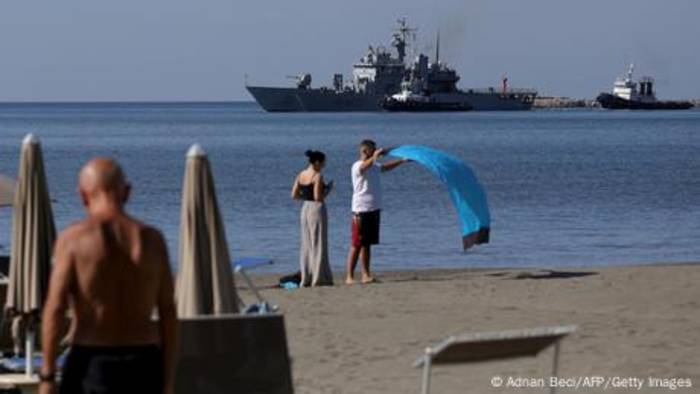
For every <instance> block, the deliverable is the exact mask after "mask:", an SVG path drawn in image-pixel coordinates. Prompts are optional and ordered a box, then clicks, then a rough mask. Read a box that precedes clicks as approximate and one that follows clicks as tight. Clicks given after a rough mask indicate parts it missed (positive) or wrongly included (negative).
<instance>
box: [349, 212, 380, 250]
mask: <svg viewBox="0 0 700 394" xmlns="http://www.w3.org/2000/svg"><path fill="white" fill-rule="evenodd" d="M379 212H380V211H379V210H376V211H369V212H355V213H354V214H353V216H352V246H354V247H358V248H359V247H360V246H369V245H376V244H378V243H379V219H380V215H379Z"/></svg>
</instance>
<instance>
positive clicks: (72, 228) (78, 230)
mask: <svg viewBox="0 0 700 394" xmlns="http://www.w3.org/2000/svg"><path fill="white" fill-rule="evenodd" d="M94 227H95V225H94V223H93V222H92V221H90V220H88V219H83V220H77V221H75V222H73V223H71V224H69V225H68V226H66V228H64V229H63V231H61V234H60V237H61V238H67V239H72V238H76V237H81V236H83V235H86V234H88V233H90V231H91V230H92V229H93V228H94Z"/></svg>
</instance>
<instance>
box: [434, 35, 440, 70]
mask: <svg viewBox="0 0 700 394" xmlns="http://www.w3.org/2000/svg"><path fill="white" fill-rule="evenodd" d="M435 64H437V65H440V30H439V29H438V32H437V44H436V45H435Z"/></svg>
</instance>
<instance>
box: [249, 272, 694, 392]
mask: <svg viewBox="0 0 700 394" xmlns="http://www.w3.org/2000/svg"><path fill="white" fill-rule="evenodd" d="M379 277H380V278H381V279H382V283H379V284H373V285H365V286H360V285H355V286H345V285H336V286H334V287H328V288H314V289H300V290H281V289H268V290H265V291H264V296H265V297H267V298H269V299H270V300H271V301H273V302H274V303H276V304H277V305H279V307H280V308H281V310H282V311H283V312H284V314H285V318H286V327H287V336H288V342H289V351H290V355H291V358H292V363H293V366H292V374H293V379H294V386H295V390H296V393H300V394H304V393H363V394H366V393H417V392H419V389H420V386H419V385H420V380H421V374H420V370H419V369H415V368H413V366H412V364H413V362H414V361H415V359H416V358H417V357H418V356H419V355H420V354H421V353H422V351H423V349H424V348H425V347H426V346H429V345H431V344H434V343H436V342H438V341H440V340H441V339H443V338H445V337H447V336H449V335H450V334H458V333H463V332H479V331H487V330H504V329H519V328H531V327H538V326H550V325H569V324H574V325H576V326H578V330H577V331H576V332H575V333H574V334H573V335H571V336H570V337H568V338H566V339H565V340H564V341H563V343H562V349H561V358H560V362H561V364H560V374H559V375H560V376H562V377H574V378H578V377H591V376H603V377H610V378H614V377H619V378H632V377H636V378H640V379H643V380H644V386H643V387H642V388H641V390H638V391H637V390H633V389H631V388H617V389H615V388H612V387H608V389H607V390H603V389H602V388H598V389H595V388H579V389H578V390H573V389H561V390H560V391H559V392H561V393H566V392H580V393H587V392H591V393H595V392H601V393H602V392H606V393H616V392H619V393H623V392H641V393H661V392H671V390H669V389H664V388H650V387H648V381H647V379H648V378H649V377H653V378H683V379H690V383H691V384H692V385H693V387H692V388H685V389H683V388H679V389H677V390H675V392H680V393H686V392H687V393H700V264H684V265H657V266H634V267H621V268H581V269H561V270H555V271H546V270H517V269H508V270H481V271H476V270H452V271H450V270H437V271H435V270H433V271H418V272H401V273H385V274H380V275H379ZM273 279H274V278H272V277H269V276H267V277H258V278H257V279H256V281H257V283H261V284H268V285H269V284H272V283H273ZM242 294H243V296H244V297H245V296H246V294H245V292H242ZM552 354H553V353H552V350H551V349H550V350H547V351H545V352H543V353H541V354H540V355H539V356H538V357H536V358H522V359H514V360H509V361H496V362H488V363H480V364H465V365H457V366H449V367H439V368H436V369H435V370H434V374H433V385H432V388H433V391H432V392H433V393H442V394H445V393H467V392H469V393H515V392H525V393H527V392H533V393H534V392H538V393H540V392H547V390H545V389H542V388H516V387H512V384H515V383H518V382H517V381H516V380H515V378H518V377H520V378H545V379H548V378H549V375H550V371H551V365H552ZM493 376H500V377H502V378H503V379H504V380H505V381H507V379H508V378H509V377H512V378H513V379H511V383H512V384H511V387H506V386H505V385H506V383H504V384H503V385H502V386H501V387H500V388H498V389H497V388H494V387H492V384H491V379H492V377H493ZM617 383H618V384H624V383H627V384H633V382H631V381H629V380H627V381H624V380H622V379H620V380H617Z"/></svg>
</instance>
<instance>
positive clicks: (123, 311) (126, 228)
mask: <svg viewBox="0 0 700 394" xmlns="http://www.w3.org/2000/svg"><path fill="white" fill-rule="evenodd" d="M64 237H65V240H63V242H64V243H65V245H66V248H67V249H68V250H66V251H65V252H66V254H65V256H66V259H67V260H68V261H69V264H70V265H72V269H71V271H72V272H73V273H74V275H75V279H74V281H75V282H74V284H73V286H72V287H73V289H72V290H71V292H70V293H71V296H72V297H71V301H72V306H73V308H74V311H75V322H74V326H73V332H72V337H71V343H73V344H80V345H92V346H119V345H139V344H149V343H152V344H154V343H157V342H158V334H157V332H156V331H155V326H154V325H153V323H152V322H151V316H152V313H153V311H154V308H155V307H156V306H157V301H158V292H159V289H160V288H161V281H162V278H163V276H164V271H167V272H168V273H169V270H166V268H167V267H166V266H167V265H168V262H167V261H166V260H165V257H166V254H165V250H164V249H165V245H164V242H163V238H162V236H161V235H160V233H159V232H158V231H157V230H155V229H153V228H149V227H147V226H144V225H143V224H141V223H139V222H137V221H135V220H133V219H131V218H129V217H126V216H119V217H115V218H110V219H108V220H97V219H86V220H84V221H81V222H79V223H76V224H74V225H72V226H71V227H70V228H69V229H68V230H66V231H65V234H64Z"/></svg>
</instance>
